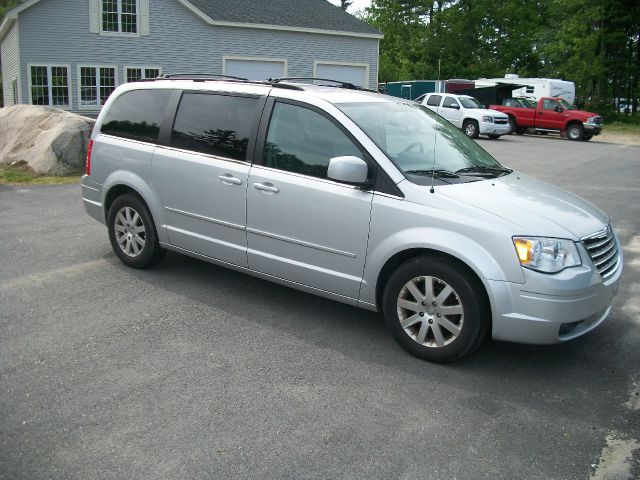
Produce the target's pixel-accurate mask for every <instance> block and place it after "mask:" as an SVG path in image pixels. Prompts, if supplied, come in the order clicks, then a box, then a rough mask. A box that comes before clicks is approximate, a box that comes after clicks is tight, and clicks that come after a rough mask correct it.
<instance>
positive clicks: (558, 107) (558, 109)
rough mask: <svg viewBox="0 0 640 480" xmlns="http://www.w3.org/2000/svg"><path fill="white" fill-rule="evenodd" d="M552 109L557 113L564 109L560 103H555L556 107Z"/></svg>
mask: <svg viewBox="0 0 640 480" xmlns="http://www.w3.org/2000/svg"><path fill="white" fill-rule="evenodd" d="M554 110H555V111H556V112H558V113H560V112H562V110H564V109H563V108H562V107H561V106H560V105H556V108H554Z"/></svg>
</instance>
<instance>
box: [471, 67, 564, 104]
mask: <svg viewBox="0 0 640 480" xmlns="http://www.w3.org/2000/svg"><path fill="white" fill-rule="evenodd" d="M475 82H476V88H478V87H493V86H495V85H496V84H497V83H515V84H518V85H526V86H525V87H522V88H518V89H517V90H514V91H513V96H514V97H530V98H535V99H536V100H539V99H540V98H542V97H562V98H564V99H565V100H566V101H567V102H569V103H570V104H572V105H573V101H574V100H575V98H576V86H575V84H574V83H573V82H569V81H567V80H558V79H554V78H520V77H519V76H518V75H514V74H507V75H505V77H504V78H480V79H478V80H476V81H475Z"/></svg>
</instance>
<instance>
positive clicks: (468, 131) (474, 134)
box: [462, 120, 480, 139]
mask: <svg viewBox="0 0 640 480" xmlns="http://www.w3.org/2000/svg"><path fill="white" fill-rule="evenodd" d="M462 130H463V131H464V134H465V135H466V136H467V137H469V138H474V139H475V138H478V135H480V128H479V127H478V122H476V121H475V120H465V122H464V124H463V125H462Z"/></svg>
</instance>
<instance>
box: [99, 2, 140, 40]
mask: <svg viewBox="0 0 640 480" xmlns="http://www.w3.org/2000/svg"><path fill="white" fill-rule="evenodd" d="M102 31H103V32H112V33H138V3H137V0H102Z"/></svg>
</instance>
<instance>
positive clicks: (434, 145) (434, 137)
mask: <svg viewBox="0 0 640 480" xmlns="http://www.w3.org/2000/svg"><path fill="white" fill-rule="evenodd" d="M441 60H442V50H440V58H438V82H437V83H436V85H438V88H440V61H441ZM438 93H440V92H438ZM436 114H437V112H436ZM436 126H437V125H436ZM437 141H438V132H437V128H436V127H434V129H433V165H432V166H431V188H430V189H429V193H434V192H435V190H434V189H433V182H434V179H435V177H436V142H437Z"/></svg>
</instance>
